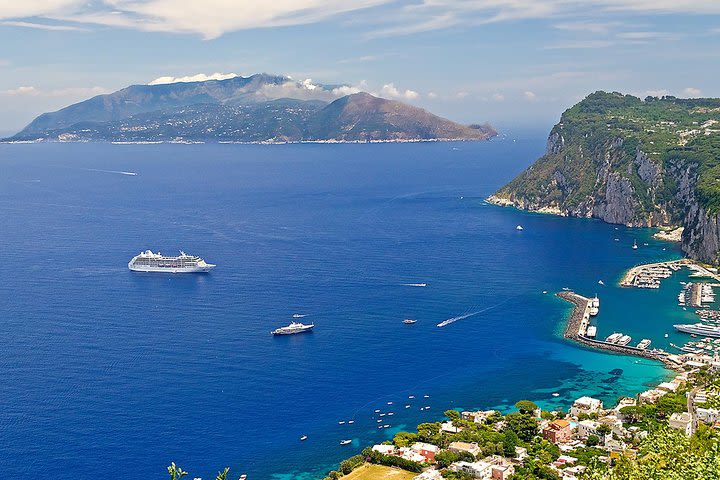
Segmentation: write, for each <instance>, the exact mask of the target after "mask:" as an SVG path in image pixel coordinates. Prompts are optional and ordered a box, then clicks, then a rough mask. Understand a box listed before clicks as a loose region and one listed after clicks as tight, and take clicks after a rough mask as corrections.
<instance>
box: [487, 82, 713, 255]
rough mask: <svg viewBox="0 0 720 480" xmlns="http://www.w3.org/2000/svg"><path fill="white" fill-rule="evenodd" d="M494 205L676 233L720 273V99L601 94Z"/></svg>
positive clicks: (567, 119)
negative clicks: (642, 97)
mask: <svg viewBox="0 0 720 480" xmlns="http://www.w3.org/2000/svg"><path fill="white" fill-rule="evenodd" d="M488 201H489V202H490V203H494V204H496V205H502V206H513V207H516V208H520V209H524V210H529V211H534V212H539V213H552V214H557V215H566V216H574V217H588V218H589V217H593V218H598V219H601V220H604V221H606V222H608V223H615V224H624V225H626V226H629V227H666V228H665V230H666V232H669V231H672V232H673V233H672V235H670V238H672V239H679V240H680V241H681V246H682V250H683V251H684V252H685V253H686V254H687V255H688V257H690V258H692V259H696V260H700V261H703V262H707V263H712V264H718V263H719V262H720V224H719V223H718V215H720V99H713V98H697V99H680V98H676V97H672V96H664V97H661V98H658V97H647V98H645V99H640V98H637V97H634V96H632V95H623V94H621V93H617V92H613V93H608V92H602V91H599V92H595V93H593V94H591V95H589V96H588V97H587V98H585V99H584V100H582V101H581V102H579V103H578V104H576V105H574V106H573V107H571V108H569V109H568V110H566V111H565V112H564V113H563V114H562V116H561V118H560V122H558V123H557V124H556V125H555V126H554V127H553V129H552V130H551V132H550V135H549V137H548V141H547V147H546V151H545V155H543V156H542V157H541V158H540V159H538V160H537V161H536V162H535V163H533V164H532V165H531V166H530V167H529V168H528V169H527V170H525V171H524V172H522V173H521V174H520V175H518V176H517V177H516V178H515V179H513V180H512V181H511V182H510V183H508V184H507V185H505V186H504V187H502V188H500V189H499V190H498V191H497V192H495V193H494V194H493V195H492V196H490V197H489V198H488ZM680 229H681V230H680Z"/></svg>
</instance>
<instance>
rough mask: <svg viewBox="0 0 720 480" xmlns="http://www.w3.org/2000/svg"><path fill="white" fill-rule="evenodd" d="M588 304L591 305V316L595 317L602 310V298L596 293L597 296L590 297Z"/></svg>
mask: <svg viewBox="0 0 720 480" xmlns="http://www.w3.org/2000/svg"><path fill="white" fill-rule="evenodd" d="M588 306H589V307H590V308H589V313H590V316H593V317H594V316H595V315H597V314H598V312H599V311H600V299H599V298H598V296H597V295H595V298H591V299H590V302H589V303H588Z"/></svg>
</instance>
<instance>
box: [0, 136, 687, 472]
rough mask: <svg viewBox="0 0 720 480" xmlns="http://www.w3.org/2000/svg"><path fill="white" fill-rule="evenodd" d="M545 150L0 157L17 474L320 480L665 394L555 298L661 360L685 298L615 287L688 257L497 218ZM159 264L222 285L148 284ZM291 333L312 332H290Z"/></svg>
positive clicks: (652, 367) (5, 406) (212, 150)
mask: <svg viewBox="0 0 720 480" xmlns="http://www.w3.org/2000/svg"><path fill="white" fill-rule="evenodd" d="M543 137H544V135H542V136H541V135H538V136H528V137H520V138H519V139H517V141H516V142H512V141H493V142H489V143H483V142H480V143H460V144H443V143H435V144H433V143H426V144H397V145H395V144H385V145H285V146H253V145H123V146H119V145H104V144H84V145H83V144H81V145H75V144H70V145H64V144H45V145H43V144H41V145H0V168H2V175H0V225H2V228H0V245H1V246H2V248H0V262H2V264H3V266H4V267H3V268H2V269H0V312H2V319H3V321H2V322H0V343H1V344H2V345H3V354H2V355H0V455H1V457H0V464H1V465H2V471H3V475H4V476H5V477H7V478H22V477H23V476H26V475H27V472H28V469H32V471H34V472H53V473H52V475H53V477H54V478H56V479H58V480H64V479H68V480H70V479H73V480H74V479H77V478H99V477H101V476H104V475H107V469H108V468H111V467H112V468H119V469H120V470H122V477H123V478H156V477H162V476H163V475H164V472H165V467H166V466H167V465H168V464H169V463H170V462H171V461H175V462H177V463H178V464H179V465H181V466H182V467H183V468H184V469H186V470H189V471H190V472H191V478H192V477H203V478H214V475H215V472H217V470H218V469H220V468H222V467H224V466H226V465H227V466H230V467H231V469H232V472H234V473H235V474H239V473H241V472H247V473H248V475H249V478H250V479H251V480H257V479H285V478H308V479H313V478H318V477H322V475H323V474H324V473H326V472H327V470H329V469H330V468H332V467H333V466H334V465H335V464H336V463H337V462H338V461H339V460H341V459H342V458H344V457H347V456H349V455H352V454H354V453H357V452H359V451H360V450H362V448H363V447H364V446H366V445H369V444H372V443H374V442H378V441H382V440H385V439H388V438H390V437H391V436H392V435H393V433H394V432H396V431H398V430H400V429H406V428H410V429H412V428H414V427H415V426H416V425H417V424H418V423H420V422H423V421H434V420H438V419H439V418H441V417H442V412H443V411H444V410H446V409H448V408H489V407H493V406H500V407H503V406H507V405H511V404H513V403H514V402H515V401H517V400H519V399H521V398H530V399H531V400H535V401H537V402H539V403H540V404H542V405H543V406H545V407H547V408H552V407H556V406H559V407H563V408H567V407H568V406H569V405H570V403H571V402H572V400H573V399H574V398H576V397H578V396H580V395H585V394H588V395H593V396H599V397H600V398H602V399H603V400H605V401H606V402H609V403H612V402H613V401H615V399H616V398H617V397H618V396H620V395H626V394H633V393H635V392H638V391H640V390H643V389H645V386H646V384H647V383H649V382H658V381H660V380H661V379H662V378H663V377H664V376H665V375H667V372H666V371H665V370H664V369H663V367H662V366H661V365H660V364H656V363H649V362H646V361H638V360H637V359H635V358H627V357H622V356H615V355H610V354H607V353H602V352H595V351H591V350H587V349H584V348H581V347H579V346H577V345H575V344H573V343H570V342H567V341H565V340H563V339H562V337H561V332H562V328H563V326H564V321H565V318H566V316H567V315H568V313H569V310H570V305H569V304H567V303H565V302H563V301H561V300H559V299H557V298H556V297H554V295H553V293H554V292H557V291H559V290H560V289H561V288H563V287H570V288H573V289H575V290H576V291H578V292H579V293H581V294H585V295H593V294H594V293H596V292H597V293H598V294H599V295H600V298H601V302H602V306H601V313H600V315H599V316H598V323H599V325H600V332H601V334H603V333H605V332H609V331H611V330H614V329H621V328H622V330H623V331H626V332H627V333H629V334H631V335H632V336H633V337H636V338H637V339H638V340H639V338H641V337H643V336H648V337H649V338H652V339H653V341H656V340H657V342H658V343H660V342H661V340H660V339H659V338H658V336H660V335H661V334H662V333H664V332H665V331H667V330H668V325H670V324H671V323H672V322H673V321H674V320H675V318H676V317H677V315H678V309H677V307H675V308H669V309H666V308H665V305H667V306H669V307H673V306H674V304H675V300H676V296H677V289H676V288H675V287H674V286H673V285H672V284H671V282H666V285H665V286H664V287H663V289H660V290H659V291H650V292H646V291H639V290H625V289H620V288H619V287H617V286H616V285H617V280H618V279H619V277H620V275H621V274H622V272H623V271H624V270H626V269H627V268H628V267H630V266H632V265H634V264H636V263H641V262H646V261H656V260H665V259H669V258H676V257H678V256H679V251H678V249H677V247H676V246H673V245H670V244H665V243H661V242H657V241H655V240H652V239H650V238H649V236H650V233H651V232H650V231H648V230H630V229H625V228H623V227H620V228H619V229H618V230H615V227H614V226H612V225H607V224H604V223H602V222H599V221H594V220H587V219H568V218H560V217H554V216H547V215H538V214H529V213H524V212H518V211H515V210H512V209H504V208H499V207H494V206H490V205H487V204H486V203H485V202H484V201H483V199H484V198H485V197H486V196H488V195H489V194H491V193H492V192H494V191H495V190H496V189H497V188H498V187H499V186H501V185H502V184H504V183H505V182H507V181H508V180H509V179H510V178H512V177H513V176H514V175H515V174H517V173H518V172H519V171H521V170H522V169H523V168H525V167H526V166H527V165H528V164H529V163H530V162H531V161H532V160H534V159H535V158H537V156H538V155H540V154H541V152H542V150H543V148H544V138H543ZM118 172H136V173H137V175H136V176H129V175H123V174H122V173H118ZM518 224H521V225H523V226H524V230H523V231H517V230H516V228H515V227H516V225H518ZM614 238H618V239H619V240H618V241H617V242H616V241H614ZM635 238H637V239H638V242H639V243H641V244H642V243H643V242H645V241H647V242H648V243H649V245H648V246H647V247H645V246H641V248H640V249H638V250H637V251H635V250H632V249H631V248H630V247H631V245H632V242H633V240H634V239H635ZM148 248H151V249H154V250H160V251H162V252H164V253H171V252H175V251H177V250H179V249H183V250H185V251H187V252H189V253H193V254H199V255H201V256H203V257H204V258H205V259H206V260H208V261H209V262H212V263H216V264H218V267H217V268H216V269H215V270H214V271H212V272H211V273H210V274H209V275H178V276H172V275H169V276H166V275H143V274H135V273H132V272H129V271H128V269H127V267H126V265H127V262H128V260H129V259H130V258H131V257H132V256H133V255H135V254H137V252H139V251H140V250H143V249H148ZM600 279H602V280H603V281H604V282H605V283H606V286H604V287H602V286H599V285H598V283H597V281H598V280H600ZM673 281H674V280H673ZM678 281H679V280H678ZM410 283H427V287H424V288H422V287H409V286H406V285H405V284H410ZM543 290H547V291H548V292H549V293H548V294H543V293H542V292H543ZM293 313H304V314H308V317H306V319H307V320H309V321H313V322H314V323H315V324H316V328H315V331H314V332H313V333H312V334H307V335H298V336H293V337H288V338H274V337H273V336H272V335H270V333H269V332H270V331H271V330H272V329H274V328H277V327H279V326H281V325H283V324H287V323H289V321H290V320H291V315H292V314H293ZM457 317H462V318H460V319H458V320H457V321H455V322H454V323H451V324H450V325H448V326H446V327H444V328H438V327H437V326H436V325H437V324H438V323H440V322H442V321H444V320H448V319H451V318H457ZM404 318H415V319H417V320H418V323H417V324H415V325H412V326H407V325H403V324H402V320H403V319H404ZM616 369H620V370H622V372H621V374H619V375H617V374H611V373H610V372H611V371H613V370H616ZM553 392H558V393H560V394H561V395H560V396H559V397H557V398H555V397H553V396H552V395H551V394H552V393H553ZM409 395H415V396H416V397H417V398H416V399H415V401H409V400H408V398H407V397H408V396H409ZM423 395H428V396H429V398H427V399H425V398H422V396H423ZM387 402H393V405H394V406H395V407H390V406H388V404H387ZM406 403H407V404H410V405H411V408H409V409H405V408H404V405H405V404H406ZM424 406H429V407H430V408H429V409H427V410H425V409H423V410H421V409H420V408H421V407H424ZM389 408H395V415H394V416H393V419H392V422H389V424H391V428H388V429H377V423H376V421H375V420H376V419H375V417H374V410H375V409H384V410H387V409H389ZM349 419H354V420H355V423H354V424H352V425H350V424H345V425H342V426H341V425H338V421H340V420H349ZM303 434H305V435H308V437H309V438H308V440H307V441H306V442H300V441H299V437H300V436H301V435H303ZM346 438H347V439H351V440H352V444H351V445H348V446H345V447H341V446H340V445H339V441H340V440H341V439H346ZM307 472H310V473H307ZM304 473H307V474H304Z"/></svg>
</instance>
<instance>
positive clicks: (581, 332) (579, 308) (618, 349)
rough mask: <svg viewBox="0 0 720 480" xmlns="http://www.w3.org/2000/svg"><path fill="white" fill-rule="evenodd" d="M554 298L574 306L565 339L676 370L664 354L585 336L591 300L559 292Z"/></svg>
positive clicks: (573, 293)
mask: <svg viewBox="0 0 720 480" xmlns="http://www.w3.org/2000/svg"><path fill="white" fill-rule="evenodd" d="M556 296H558V297H559V298H562V299H563V300H565V301H567V302H570V303H572V304H573V305H574V308H573V311H572V313H571V314H570V318H569V319H568V322H567V325H566V326H565V333H564V335H563V336H564V337H565V338H567V339H569V340H574V341H576V342H578V343H581V344H583V345H585V346H587V347H592V348H599V349H601V350H608V351H611V352H614V353H619V354H622V355H634V356H636V357H642V358H647V359H648V360H657V361H660V362H663V363H664V364H665V365H666V366H667V367H669V368H671V369H677V365H676V364H675V363H673V362H671V361H670V360H669V359H668V358H667V356H666V355H667V354H666V353H665V352H658V351H654V350H644V349H642V348H637V347H631V346H630V345H618V344H616V343H610V342H606V341H603V340H596V339H594V338H590V337H588V336H586V333H587V327H588V325H589V323H590V301H591V299H589V298H587V297H583V296H582V295H578V294H577V293H575V292H560V293H557V294H556Z"/></svg>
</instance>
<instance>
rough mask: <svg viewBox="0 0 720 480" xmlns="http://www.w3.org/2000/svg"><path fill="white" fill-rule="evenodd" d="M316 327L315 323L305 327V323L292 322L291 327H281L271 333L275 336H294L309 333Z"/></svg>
mask: <svg viewBox="0 0 720 480" xmlns="http://www.w3.org/2000/svg"><path fill="white" fill-rule="evenodd" d="M314 327H315V324H314V323H311V324H310V325H305V324H304V323H298V322H291V323H290V325H288V326H285V327H280V328H278V329H276V330H273V331H272V332H270V333H272V334H273V335H293V334H295V333H303V332H309V331H311V330H312V329H313V328H314Z"/></svg>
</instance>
